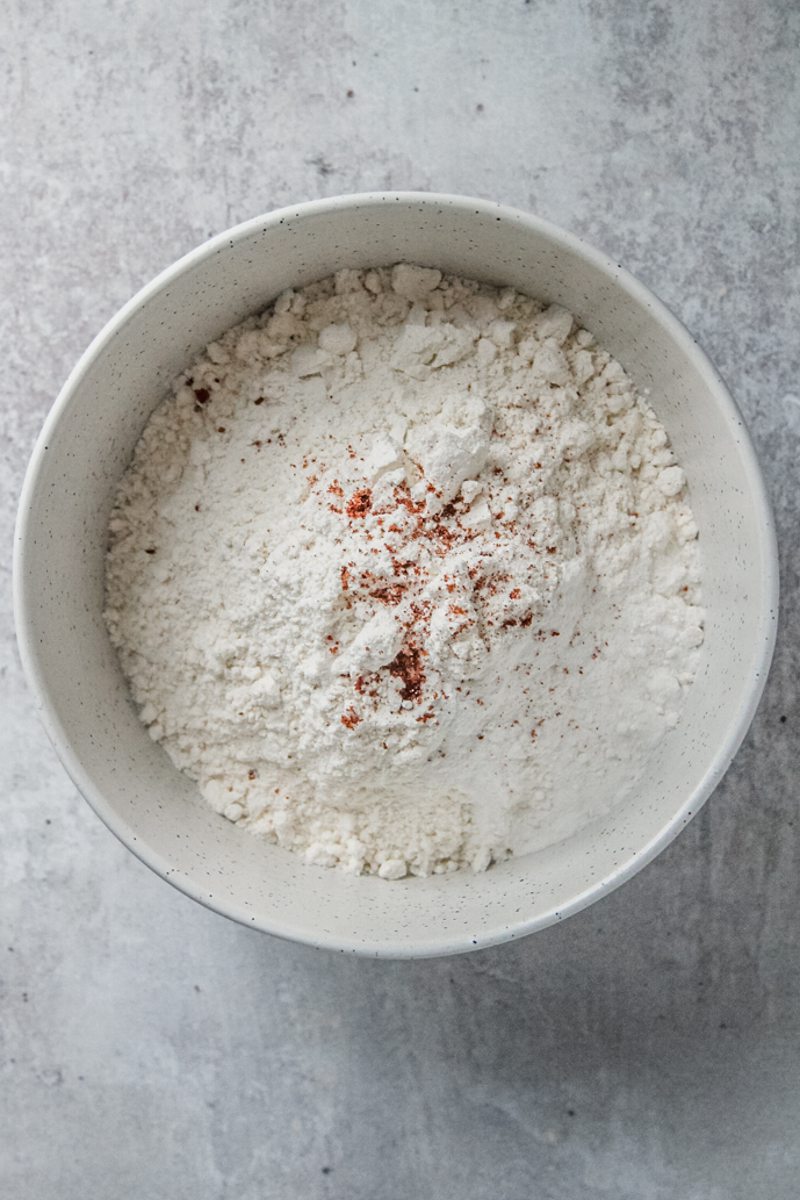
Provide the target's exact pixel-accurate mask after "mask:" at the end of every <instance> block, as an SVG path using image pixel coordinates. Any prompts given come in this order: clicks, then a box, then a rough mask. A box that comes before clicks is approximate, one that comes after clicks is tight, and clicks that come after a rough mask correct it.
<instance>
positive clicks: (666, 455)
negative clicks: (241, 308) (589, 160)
mask: <svg viewBox="0 0 800 1200" xmlns="http://www.w3.org/2000/svg"><path fill="white" fill-rule="evenodd" d="M110 528H111V541H110V550H109V555H108V565H107V608H106V620H107V623H108V628H109V631H110V634H111V638H112V641H113V643H114V645H115V646H116V647H117V649H118V651H119V655H120V660H121V663H122V667H123V670H124V672H125V674H126V676H127V678H128V680H129V681H130V686H131V691H132V694H133V697H134V699H135V701H136V703H137V705H138V706H139V709H140V714H141V718H142V721H143V722H144V723H145V724H146V725H147V727H148V729H149V731H150V734H151V735H152V737H153V738H155V739H156V740H157V741H159V742H161V743H162V745H163V746H164V748H165V749H166V751H167V753H168V754H169V755H170V757H171V758H172V760H173V761H174V762H175V764H176V765H177V766H178V767H180V768H181V769H182V770H183V771H185V772H186V773H187V774H188V775H189V776H191V778H192V779H195V780H197V782H198V784H199V786H200V790H201V792H202V793H203V795H204V796H205V797H206V799H207V800H208V801H209V802H210V803H211V804H212V805H213V807H214V808H215V809H216V810H217V812H219V813H222V814H224V816H226V817H227V818H228V819H229V820H231V821H235V822H237V823H239V824H241V825H244V826H246V827H247V828H249V829H250V830H252V831H253V832H254V833H258V834H261V835H263V836H265V837H267V838H268V839H270V840H271V841H274V842H278V843H279V844H280V845H282V846H285V847H287V848H289V849H290V850H294V851H297V852H300V853H302V854H303V855H304V856H305V857H306V858H307V859H308V860H309V861H311V862H314V863H320V864H325V865H330V866H341V867H343V868H345V869H346V870H348V871H353V872H364V871H366V872H377V874H379V875H381V876H382V877H384V878H387V879H396V878H400V877H403V876H405V875H407V874H413V875H427V874H430V873H432V872H441V871H449V870H454V869H456V868H458V867H461V866H465V865H469V866H471V867H472V868H473V869H475V870H482V869H484V868H486V867H487V866H488V865H489V864H490V863H491V862H493V861H495V860H498V859H502V858H504V857H506V856H507V855H508V854H509V853H511V852H514V853H519V852H522V851H524V850H527V849H530V848H531V847H533V846H537V845H542V844H544V843H547V842H552V841H554V840H557V839H558V838H560V837H563V836H565V835H566V834H568V833H569V832H571V831H572V830H573V829H574V828H576V827H577V826H578V825H579V824H581V823H582V822H584V821H586V820H588V819H589V818H590V817H592V816H595V815H598V814H600V813H602V812H604V811H606V810H608V809H609V808H610V807H611V806H612V805H613V804H614V803H615V802H616V801H617V800H619V799H620V798H621V796H622V795H623V794H624V793H625V792H626V791H627V790H628V789H629V788H630V787H632V786H634V785H635V784H636V782H637V780H638V779H639V778H641V776H642V774H643V772H644V771H645V769H646V765H647V760H648V757H649V755H650V753H651V752H652V749H653V747H654V745H655V744H656V743H657V741H658V740H659V739H660V738H661V737H662V736H663V734H664V733H665V731H666V730H668V729H669V728H670V727H671V726H672V725H674V724H675V722H676V721H677V719H678V714H679V710H680V707H681V702H682V696H683V693H684V691H685V689H686V688H687V687H688V686H689V684H690V683H691V682H692V679H693V676H694V674H695V670H696V665H697V659H698V653H699V647H700V644H701V642H702V639H703V633H702V627H703V613H702V610H701V608H700V607H699V606H698V603H699V589H698V583H699V557H698V549H697V541H696V538H697V530H696V526H695V523H694V520H693V518H692V513H691V511H690V509H689V507H688V504H687V500H686V495H685V487H684V475H683V471H682V470H681V468H680V467H679V466H678V465H676V463H675V458H674V455H673V453H672V451H671V449H670V447H669V444H668V440H667V435H666V432H665V430H664V428H663V426H662V425H661V424H660V423H659V421H658V420H657V418H656V416H655V414H654V413H653V411H652V409H651V408H650V407H649V406H648V405H647V404H646V403H645V401H644V400H643V399H642V398H641V397H640V396H637V393H636V390H635V388H634V386H633V384H632V383H631V381H630V380H629V379H628V378H627V376H626V375H625V372H624V371H623V369H622V367H621V366H620V365H619V363H617V362H615V361H614V360H613V359H612V358H611V357H610V355H609V354H608V353H607V352H606V351H604V350H603V349H601V348H600V347H598V346H597V345H596V343H595V341H594V339H593V337H592V335H591V334H590V333H589V332H587V331H586V330H585V329H580V328H578V327H576V324H575V322H574V320H573V318H572V317H571V316H570V314H569V313H567V312H565V311H564V310H562V309H560V308H556V307H549V308H544V307H543V305H541V304H540V303H538V302H537V301H535V300H532V299H529V298H527V297H524V296H521V295H519V294H517V293H515V292H514V291H511V290H508V289H507V290H503V291H499V290H497V289H494V288H491V287H487V286H485V285H482V284H478V283H475V282H472V281H469V280H463V279H456V278H448V277H442V275H441V274H440V272H439V271H436V270H430V269H424V268H421V267H415V266H408V265H405V264H401V265H399V266H396V267H394V268H393V269H380V270H371V271H366V272H362V271H342V272H340V273H339V274H337V275H336V276H335V277H334V278H331V279H326V280H323V281H321V282H320V283H316V284H313V285H312V286H310V287H307V288H304V289H303V290H302V291H297V292H292V291H290V292H286V293H284V294H283V295H282V296H281V297H279V299H278V300H277V301H276V303H275V304H274V306H273V307H272V308H270V309H269V310H268V311H267V312H266V313H265V314H263V316H260V317H257V318H252V319H250V320H248V321H246V322H244V324H242V325H240V326H238V327H237V328H236V329H233V330H231V331H230V332H229V333H227V334H226V335H225V336H224V337H223V338H222V339H221V340H220V341H219V342H216V343H214V344H213V345H211V346H209V347H208V349H207V351H206V353H205V355H204V356H203V357H202V358H200V359H199V360H198V361H197V362H196V363H195V364H194V365H193V366H192V367H191V368H190V369H189V370H188V371H187V372H186V373H185V374H184V375H182V376H181V378H180V379H179V380H178V381H177V383H176V384H175V387H174V394H173V395H172V396H170V397H169V399H167V400H166V401H165V402H164V403H163V404H162V405H161V406H160V407H159V408H157V409H156V411H155V413H154V414H153V416H152V418H151V420H150V422H149V423H148V425H147V427H146V429H145V431H144V434H143V436H142V438H141V441H140V442H139V444H138V446H137V448H136V453H135V456H134V460H133V463H132V465H131V467H130V469H129V471H128V472H127V474H126V476H125V478H124V480H123V482H122V485H121V487H120V490H119V494H118V497H117V501H116V505H115V508H114V511H113V516H112V520H111V527H110Z"/></svg>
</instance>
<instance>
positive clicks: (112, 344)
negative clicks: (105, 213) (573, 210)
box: [15, 193, 777, 957]
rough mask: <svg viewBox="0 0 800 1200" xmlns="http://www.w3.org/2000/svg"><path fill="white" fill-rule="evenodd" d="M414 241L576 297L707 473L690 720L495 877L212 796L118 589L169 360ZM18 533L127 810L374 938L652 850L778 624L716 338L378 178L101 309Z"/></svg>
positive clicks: (539, 906)
mask: <svg viewBox="0 0 800 1200" xmlns="http://www.w3.org/2000/svg"><path fill="white" fill-rule="evenodd" d="M401 259H404V260H410V261H414V262H419V263H424V264H427V265H431V266H437V267H439V268H441V269H442V270H444V271H449V272H455V273H458V274H462V275H466V276H471V277H474V278H478V279H482V280H486V281H487V282H490V283H494V284H500V285H512V286H514V287H516V288H518V289H519V290H521V291H523V292H528V293H530V294H533V295H536V296H539V297H541V298H543V299H545V300H547V301H550V302H558V303H560V304H563V305H565V306H566V307H567V308H569V309H570V310H571V311H573V312H574V313H575V314H576V315H577V316H578V318H579V319H580V320H581V321H582V322H583V323H584V324H585V325H586V326H587V327H588V328H589V329H591V330H592V331H593V332H594V333H595V334H596V335H597V337H598V339H599V340H600V341H601V343H602V344H603V345H605V346H606V347H608V349H609V350H611V352H612V353H613V354H614V355H615V356H616V357H617V358H619V360H620V361H621V362H622V363H623V365H624V366H625V367H626V368H627V369H628V371H629V372H630V373H631V374H632V375H633V377H634V378H635V380H636V381H637V382H638V384H639V385H640V386H641V387H643V388H646V389H648V391H649V399H650V401H651V403H652V404H653V406H654V407H655V409H656V411H657V413H658V414H659V416H660V418H661V419H662V420H663V422H664V423H665V425H666V427H667V429H668V431H669V434H670V437H671V438H672V441H673V444H674V447H675V449H676V452H677V454H678V456H679V458H680V461H681V463H682V465H683V466H684V468H685V470H686V473H687V476H688V478H689V482H690V487H691V496H692V504H693V507H694V512H695V515H696V518H697V521H698V524H699V527H700V531H701V539H702V541H701V545H702V551H703V561H704V573H705V574H704V592H705V604H706V608H707V613H708V621H707V633H706V642H705V648H704V654H703V662H702V668H701V671H700V675H699V677H698V680H697V682H696V684H695V686H694V687H693V688H692V689H691V691H690V693H689V697H688V702H687V706H686V709H685V711H684V716H683V719H682V720H681V722H680V724H679V726H678V727H677V728H676V729H675V730H674V731H672V733H671V734H670V735H669V736H668V737H667V738H666V739H665V740H664V741H663V742H662V743H661V745H660V746H659V748H658V750H657V752H656V754H655V755H654V757H653V760H652V764H651V771H650V775H649V778H648V780H647V783H646V785H643V786H642V787H640V788H639V789H638V790H637V791H636V793H635V795H634V796H632V797H631V798H630V799H628V800H626V801H625V802H623V803H622V804H620V805H619V806H618V808H617V809H616V810H615V812H614V813H613V814H612V816H610V817H607V818H606V819H605V820H603V821H599V822H594V823H590V824H588V825H587V826H586V827H585V828H584V829H583V830H582V831H581V832H580V833H579V834H577V835H576V836H574V837H572V838H570V839H568V840H566V841H565V842H563V843H561V844H559V845H557V846H553V847H550V848H548V849H547V850H544V851H542V852H540V853H537V854H534V855H529V856H525V857H521V858H518V859H512V860H510V861H509V862H506V863H503V864H501V865H499V866H497V867H494V868H493V869H492V870H490V871H488V872H487V873H485V874H483V875H477V876H472V875H469V874H466V873H459V874H456V875H452V876H446V877H437V878H433V879H427V880H416V879H413V880H406V881H404V882H402V883H399V884H391V885H387V884H386V883H385V882H383V881H381V880H378V879H375V878H357V879H356V878H350V877H347V876H344V875H341V874H339V873H336V872H333V871H327V870H324V869H320V868H311V867H307V866H305V865H304V864H303V863H302V862H300V861H299V860H298V859H296V858H294V857H293V856H291V855H289V854H288V853H286V852H283V851H281V850H278V849H276V848H274V847H271V846H265V845H264V844H263V843H261V842H259V841H258V840H257V839H255V838H253V837H252V836H250V835H248V834H246V833H244V832H242V831H241V830H239V829H236V828H234V827H233V826H232V825H230V824H229V823H228V822H227V821H225V820H224V819H223V818H221V817H218V816H216V815H215V814H214V813H213V812H212V811H211V810H210V809H209V808H208V806H207V805H206V804H205V803H204V802H203V801H202V800H201V799H200V797H199V795H198V794H197V793H196V791H195V789H194V786H193V785H192V784H191V782H190V781H189V780H188V779H186V778H184V777H183V776H182V775H180V774H179V773H178V772H177V771H176V769H175V768H174V767H173V766H172V764H171V763H170V762H169V760H168V759H167V757H166V755H165V754H164V752H163V751H162V750H161V749H160V748H159V747H158V746H156V745H154V743H153V742H152V741H151V740H150V738H149V737H148V735H147V733H146V732H145V730H144V728H143V727H142V726H141V724H140V723H139V720H138V718H137V716H136V713H135V711H134V709H133V707H132V705H131V702H130V700H129V697H128V694H127V689H126V685H125V682H124V680H123V679H122V676H121V674H120V671H119V668H118V665H117V662H116V658H115V655H114V652H113V650H112V648H111V646H110V644H109V641H108V637H107V634H106V631H105V627H104V624H103V620H102V611H101V610H102V597H103V557H104V550H105V539H106V526H107V520H108V514H109V509H110V505H111V501H112V497H113V494H114V491H115V488H116V486H117V483H118V480H119V478H120V475H121V474H122V472H123V470H124V468H125V466H126V465H127V463H128V461H129V458H130V455H131V453H132V450H133V447H134V445H135V443H136V440H137V438H138V437H139V434H140V433H141V430H142V428H143V426H144V424H145V422H146V420H147V418H148V416H149V414H150V412H151V411H152V409H153V408H154V406H155V405H156V404H157V403H159V401H160V400H161V399H162V398H163V396H164V394H165V391H166V389H167V387H168V385H169V383H170V381H171V380H172V378H173V377H174V376H175V374H176V373H177V372H178V371H179V370H180V369H181V368H182V367H184V366H185V365H186V364H187V363H188V362H189V361H190V360H191V358H192V357H193V356H194V355H196V354H197V353H198V352H199V351H200V350H201V349H202V348H203V347H204V346H205V345H206V344H207V343H208V342H209V341H210V340H212V339H213V338H215V337H217V336H219V334H221V333H222V332H223V331H224V330H225V329H227V328H228V327H230V326H231V325H233V324H235V323H236V322H237V321H239V320H241V319H242V318H243V317H245V316H246V315H247V314H249V313H251V312H254V311H257V310H259V309H262V308H264V307H265V306H266V305H267V304H268V303H269V302H270V301H271V300H272V299H273V298H274V297H275V296H276V295H277V294H278V293H279V292H280V291H282V290H283V289H284V288H286V287H288V286H290V285H294V286H301V285H303V284H306V283H309V282H311V281H312V280H314V279H317V278H320V277H322V276H325V275H327V274H330V273H331V272H333V271H335V270H337V269H339V268H342V267H365V266H370V265H377V264H386V263H392V262H396V261H398V260H401ZM15 554H16V558H15V608H16V619H17V630H18V637H19V643H20V648H21V653H22V657H23V662H24V666H25V669H26V672H27V675H28V678H29V680H30V683H31V685H32V687H33V690H34V692H35V694H36V697H37V700H38V704H39V706H40V709H41V716H42V719H43V721H44V724H45V726H46V728H47V730H48V733H49V735H50V737H51V739H52V740H53V743H54V745H55V747H56V749H57V751H58V753H59V755H60V757H61V759H62V761H63V763H64V765H65V766H66V768H67V770H68V771H69V773H70V775H71V776H72V778H73V780H74V781H75V783H76V785H77V786H78V787H79V788H80V790H81V792H82V793H83V795H84V796H85V797H86V799H87V800H88V801H89V803H90V804H91V805H92V807H93V808H94V809H95V811H96V812H97V814H98V815H99V816H100V817H101V818H102V819H103V821H105V823H106V824H107V825H108V826H109V828H110V829H111V830H112V831H113V832H114V833H115V834H116V835H117V836H118V837H119V838H120V839H121V841H122V842H123V843H124V844H125V845H126V846H128V847H129V848H130V849H131V850H132V851H133V852H134V853H135V854H136V855H138V856H139V858H141V859H142V861H144V862H145V863H147V864H148V865H149V866H150V867H152V868H153V870H155V871H156V872H158V873H159V874H160V875H162V876H163V877H164V878H165V879H167V880H169V882H171V883H173V884H174V885H175V886H176V887H178V888H180V889H181V890H182V891H184V892H185V893H186V894H187V895H189V896H192V897H193V898H194V899H196V900H199V901H200V902H201V903H203V904H205V905H207V906H208V907H210V908H213V909H215V910H216V911H217V912H220V913H222V914H224V915H226V916H229V917H232V918H234V919H235V920H237V921H240V922H242V923H243V924H246V925H250V926H253V927H255V928H258V929H262V930H265V931H267V932H270V933H274V934H278V935H280V936H283V937H287V938H292V939H295V940H298V941H302V942H306V943H309V944H311V945H318V946H324V947H327V948H333V949H339V950H341V951H349V952H356V953H362V954H369V955H378V956H389V957H405V956H426V955H437V954H449V953H455V952H459V951H464V950H469V949H472V948H475V947H478V946H486V945H490V944H493V943H497V942H501V941H504V940H507V939H510V938H516V937H520V936H522V935H523V934H526V933H531V932H533V931H534V930H536V929H541V928H543V927H544V926H547V925H549V924H552V923H553V922H555V921H559V920H561V919H563V918H564V917H566V916H568V915H569V914H570V913H573V912H576V911H577V910H579V909H580V908H583V907H584V906H585V905H587V904H589V903H591V902H592V901H594V900H596V899H598V898H599V897H600V896H601V895H603V893H604V892H607V891H609V890H610V889H612V888H614V887H617V886H618V885H619V884H621V883H622V882H624V880H626V879H627V878H629V877H630V876H631V875H632V874H634V873H635V872H636V871H638V870H639V869H640V868H641V867H642V866H644V864H645V863H647V862H648V861H650V860H651V859H652V858H653V857H654V856H655V855H656V854H657V853H658V852H659V851H660V850H661V849H662V848H663V847H664V846H666V845H667V844H668V843H669V842H670V841H671V840H672V838H673V837H674V836H675V835H676V834H677V833H678V832H679V831H680V829H681V828H682V827H683V826H684V825H685V824H686V823H687V822H688V821H689V820H690V819H691V817H692V816H693V815H694V814H695V813H696V812H697V810H698V809H699V807H700V806H701V805H702V804H703V802H704V801H705V800H706V798H707V797H708V796H709V795H710V793H711V792H712V791H713V789H714V787H715V786H716V784H717V783H718V781H719V779H720V778H721V776H722V775H723V773H724V772H725V770H726V768H727V767H728V765H729V763H730V761H731V759H732V757H733V755H734V754H735V752H736V750H737V748H738V746H739V744H740V742H741V740H742V738H743V736H744V734H745V732H746V730H747V727H748V725H749V724H750V721H751V719H752V716H753V713H754V711H755V707H756V704H757V702H758V699H759V696H760V694H761V690H762V687H763V683H764V680H765V676H766V672H767V669H768V666H769V661H770V657H771V654H772V649H773V644H774V638H775V624H776V615H777V565H776V564H777V556H776V547H775V537H774V531H773V526H772V519H771V514H770V510H769V504H768V501H767V499H766V494H765V491H764V487H763V483H762V479H761V475H760V471H759V468H758V464H757V462H756V459H755V456H754V453H753V450H752V447H751V444H750V441H749V438H748V435H747V432H746V430H745V428H744V425H743V422H742V419H741V417H740V414H739V412H738V410H737V409H736V406H735V405H734V403H733V401H732V399H731V397H730V395H729V394H728V392H727V390H726V388H725V387H724V385H723V384H722V382H721V381H720V379H719V377H718V376H717V375H716V373H715V371H714V369H713V367H712V366H711V364H710V363H709V361H708V359H707V358H706V357H705V355H704V354H703V353H702V351H700V350H699V349H698V347H697V346H696V344H695V343H694V342H693V340H692V338H691V337H690V335H689V334H688V333H687V332H686V330H685V329H684V328H683V327H682V326H681V325H680V324H679V322H678V321H677V320H676V319H675V318H674V317H673V316H672V315H671V314H670V313H669V312H668V311H667V310H666V309H665V307H664V306H663V305H662V304H661V303H660V302H659V301H658V300H656V299H655V297H654V296H653V295H652V294H651V293H650V292H648V290H647V289H646V288H644V287H643V286H642V285H641V284H639V283H638V282H637V281H636V280H635V279H633V278H632V277H631V276H630V275H629V274H627V273H626V272H625V271H624V270H623V269H622V268H621V267H619V266H616V265H615V264H613V263H612V262H610V261H608V260H607V259H605V258H604V257H603V256H602V255H600V254H599V253H597V252H596V251H594V250H592V249H590V248H589V247H587V246H585V245H584V244H582V243H581V242H579V241H578V240H577V239H576V238H574V237H571V236H570V235H567V234H565V233H563V232H561V231H559V230H557V229H556V228H554V227H553V226H551V225H549V224H547V223H545V222H543V221H540V220H538V219H536V218H534V217H531V216H528V215H526V214H524V213H521V212H518V211H516V210H514V209H509V208H505V207H501V206H499V205H494V204H491V203H487V202H486V201H478V200H471V199H468V198H465V197H457V196H439V195H434V194H427V193H380V194H367V195H355V196H345V197H340V198H335V199H329V200H322V201H315V202H312V203H308V204H303V205H298V206H295V207H292V208H287V209H283V210H280V211H278V212H275V213H272V214H269V215H267V216H264V217H260V218H257V219H255V220H253V221H248V222H246V223H245V224H243V225H239V226H237V227H236V228H235V229H232V230H230V231H229V232H227V233H224V234H221V235H220V236H219V237H216V238H214V239H213V240H211V241H210V242H208V243H206V244H205V245H204V246H202V247H201V248H200V249H198V250H196V251H194V252H193V253H191V254H189V255H187V256H186V257H185V258H183V259H181V260H180V261H179V262H178V263H176V264H175V265H174V266H173V267H170V268H169V269H168V270H167V271H165V272H164V273H163V274H161V275H160V276H159V277H158V278H157V279H155V280H154V281H153V282H152V283H151V284H149V285H148V286H147V287H145V288H144V289H143V290H142V291H141V292H140V293H139V294H138V295H137V296H135V297H134V299H133V300H131V301H130V302H129V303H128V304H127V305H126V306H125V307H124V308H123V309H122V310H121V311H120V313H119V314H118V315H117V316H116V317H115V318H114V319H113V320H112V321H111V322H110V323H109V324H108V325H107V326H106V328H105V329H104V330H103V332H102V333H101V334H100V335H99V336H98V338H97V339H96V340H95V341H94V342H93V343H92V345H91V346H90V347H89V349H88V350H87V352H86V353H85V354H84V356H83V358H82V359H81V360H80V362H79V363H78V365H77V366H76V368H75V370H74V371H73V372H72V374H71V376H70V378H69V379H68V381H67V383H66V385H65V386H64V389H63V390H62V392H61V394H60V396H59V397H58V400H57V401H56V404H55V406H54V408H53V410H52V412H51V413H50V416H49V417H48V420H47V422H46V425H45V427H44V430H43V432H42V434H41V437H40V439H39V441H38V443H37V446H36V449H35V451H34V454H33V458H32V461H31V464H30V467H29V470H28V475H27V478H26V481H25V486H24V490H23V495H22V499H21V503H20V510H19V517H18V523H17V531H16V547H15ZM588 799H590V798H588Z"/></svg>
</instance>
